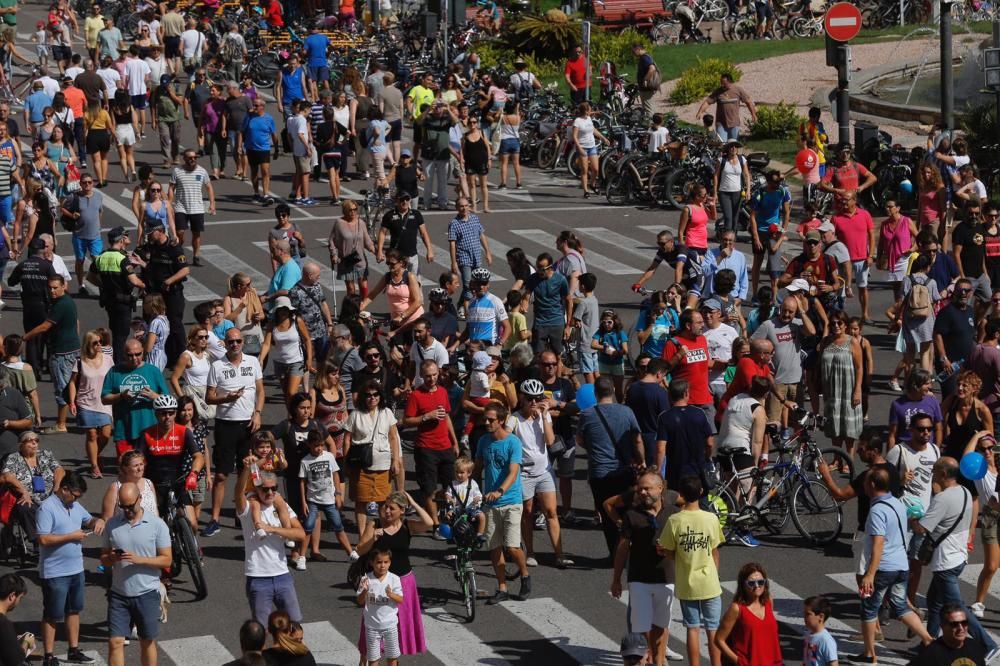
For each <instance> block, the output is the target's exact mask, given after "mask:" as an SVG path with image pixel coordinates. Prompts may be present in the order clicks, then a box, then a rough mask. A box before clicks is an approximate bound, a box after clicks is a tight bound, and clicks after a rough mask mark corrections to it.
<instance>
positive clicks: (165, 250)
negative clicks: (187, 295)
mask: <svg viewBox="0 0 1000 666" xmlns="http://www.w3.org/2000/svg"><path fill="white" fill-rule="evenodd" d="M139 256H140V257H142V259H143V261H145V262H146V269H145V271H143V276H142V280H143V282H145V283H146V291H148V292H149V293H152V294H160V295H161V296H163V301H164V302H165V303H166V306H167V320H168V321H169V322H170V336H169V337H168V338H167V344H166V352H167V365H173V364H174V362H175V361H176V360H177V358H178V357H179V356H180V355H181V354H182V353H183V352H184V348H185V347H186V346H187V334H186V333H185V331H184V280H180V281H179V282H175V283H174V284H172V285H170V286H168V285H166V284H164V282H166V280H167V279H168V278H170V277H171V276H173V275H174V274H175V273H177V272H178V271H179V270H181V269H182V268H187V266H188V262H187V257H185V256H184V250H183V248H181V246H180V245H171V244H170V243H163V244H162V245H157V244H156V243H147V244H146V245H144V246H143V247H142V248H140V250H139Z"/></svg>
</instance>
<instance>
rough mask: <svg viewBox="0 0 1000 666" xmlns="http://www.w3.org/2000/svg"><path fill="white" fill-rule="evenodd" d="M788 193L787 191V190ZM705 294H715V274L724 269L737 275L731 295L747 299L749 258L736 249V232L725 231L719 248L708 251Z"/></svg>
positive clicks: (740, 299) (742, 299)
mask: <svg viewBox="0 0 1000 666" xmlns="http://www.w3.org/2000/svg"><path fill="white" fill-rule="evenodd" d="M785 191H786V192H787V190H785ZM705 268H706V270H705V293H706V294H711V293H714V291H713V289H714V286H715V285H714V282H715V274H716V273H718V272H719V271H721V270H722V269H724V268H728V269H729V270H731V271H732V272H734V273H736V287H735V288H734V289H733V291H732V293H731V295H732V296H733V297H735V298H736V299H738V300H739V301H740V302H743V301H745V300H746V299H747V290H748V289H749V288H750V284H749V283H750V278H749V275H748V273H747V258H746V256H745V255H744V254H743V253H742V252H740V251H739V250H737V249H736V232H735V231H725V232H723V234H722V236H721V237H720V238H719V247H718V248H717V249H712V250H709V251H708V261H706V262H705Z"/></svg>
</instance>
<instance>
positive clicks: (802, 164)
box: [795, 148, 819, 175]
mask: <svg viewBox="0 0 1000 666" xmlns="http://www.w3.org/2000/svg"><path fill="white" fill-rule="evenodd" d="M817 164H819V155H817V154H816V151H814V150H809V149H808V148H803V149H802V150H800V151H799V154H798V155H796V156H795V168H796V169H798V170H799V173H801V174H802V175H805V174H807V173H809V172H810V171H812V170H813V169H815V168H816V165H817Z"/></svg>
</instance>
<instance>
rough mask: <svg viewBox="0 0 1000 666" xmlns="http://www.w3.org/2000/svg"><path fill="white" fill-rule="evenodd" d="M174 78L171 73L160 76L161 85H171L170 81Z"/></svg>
mask: <svg viewBox="0 0 1000 666" xmlns="http://www.w3.org/2000/svg"><path fill="white" fill-rule="evenodd" d="M173 79H174V77H172V76H170V75H169V74H164V75H162V76H161V77H160V85H161V86H166V85H170V82H171V81H173Z"/></svg>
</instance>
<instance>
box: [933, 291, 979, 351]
mask: <svg viewBox="0 0 1000 666" xmlns="http://www.w3.org/2000/svg"><path fill="white" fill-rule="evenodd" d="M975 316H976V311H975V308H973V307H972V306H971V305H969V306H966V308H965V309H964V310H962V309H960V308H958V307H956V306H955V304H954V303H952V304H950V305H948V306H946V307H945V308H944V309H943V310H941V312H939V313H938V315H937V319H936V320H935V321H934V334H935V335H940V336H941V337H942V338H943V340H944V351H945V353H946V354H947V355H948V359H949V360H951V361H952V362H955V361H962V360H966V359H968V358H969V354H971V353H972V347H973V346H974V345H975V343H976V322H975Z"/></svg>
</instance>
